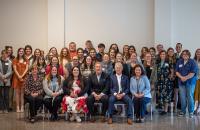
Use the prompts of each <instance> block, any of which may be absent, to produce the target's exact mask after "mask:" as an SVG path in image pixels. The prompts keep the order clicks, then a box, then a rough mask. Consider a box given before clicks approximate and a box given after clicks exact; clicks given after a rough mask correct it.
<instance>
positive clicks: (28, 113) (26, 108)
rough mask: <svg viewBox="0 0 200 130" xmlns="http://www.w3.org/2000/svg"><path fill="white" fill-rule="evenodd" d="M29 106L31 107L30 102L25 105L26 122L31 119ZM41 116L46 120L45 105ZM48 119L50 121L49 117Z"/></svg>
mask: <svg viewBox="0 0 200 130" xmlns="http://www.w3.org/2000/svg"><path fill="white" fill-rule="evenodd" d="M29 106H30V104H29V103H28V102H26V103H25V105H24V120H27V119H29V118H30V111H29ZM38 113H40V112H38ZM41 114H42V120H44V119H45V117H46V115H45V106H44V104H43V105H42V112H41ZM38 115H39V114H38ZM48 119H49V116H48Z"/></svg>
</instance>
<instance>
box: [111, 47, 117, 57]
mask: <svg viewBox="0 0 200 130" xmlns="http://www.w3.org/2000/svg"><path fill="white" fill-rule="evenodd" d="M115 55H116V54H115V50H113V49H112V50H110V57H112V58H114V57H115Z"/></svg>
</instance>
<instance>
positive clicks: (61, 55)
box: [60, 47, 71, 65]
mask: <svg viewBox="0 0 200 130" xmlns="http://www.w3.org/2000/svg"><path fill="white" fill-rule="evenodd" d="M63 50H66V51H67V56H66V57H64V56H63V54H62V53H63ZM64 58H66V59H67V60H68V61H70V59H71V58H70V55H69V49H68V48H67V47H64V48H62V49H61V51H60V65H63V59H64Z"/></svg>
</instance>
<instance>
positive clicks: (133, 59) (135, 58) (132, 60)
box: [130, 52, 137, 62]
mask: <svg viewBox="0 0 200 130" xmlns="http://www.w3.org/2000/svg"><path fill="white" fill-rule="evenodd" d="M130 61H131V62H136V61H137V55H136V53H135V52H134V53H132V54H131V57H130Z"/></svg>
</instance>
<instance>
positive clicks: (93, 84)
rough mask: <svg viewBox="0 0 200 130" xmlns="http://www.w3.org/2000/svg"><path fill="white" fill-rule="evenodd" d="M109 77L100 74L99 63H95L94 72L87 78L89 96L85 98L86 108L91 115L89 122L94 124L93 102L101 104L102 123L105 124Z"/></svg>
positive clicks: (102, 73)
mask: <svg viewBox="0 0 200 130" xmlns="http://www.w3.org/2000/svg"><path fill="white" fill-rule="evenodd" d="M109 81H110V78H109V75H107V74H106V73H105V72H102V65H101V63H100V62H96V63H95V72H94V73H92V74H91V75H90V76H89V80H88V84H89V88H90V91H91V95H90V96H89V97H88V98H87V106H88V109H89V113H90V115H91V120H90V121H91V122H94V121H95V119H94V115H95V113H94V103H95V101H98V102H101V103H102V105H103V106H102V107H103V108H102V115H103V118H102V122H105V119H106V111H107V108H108V95H107V94H108V88H109Z"/></svg>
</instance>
